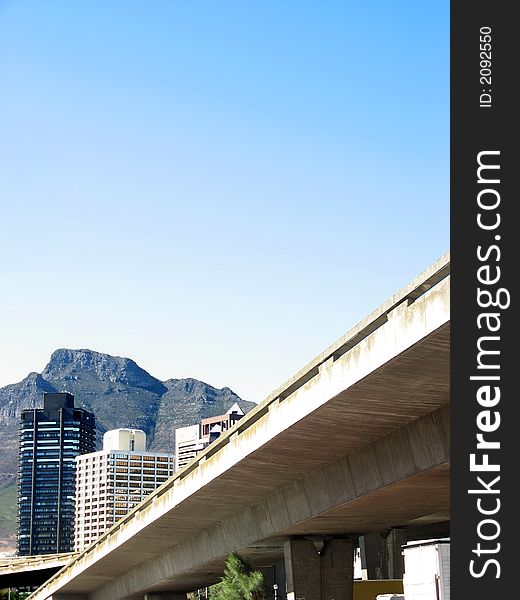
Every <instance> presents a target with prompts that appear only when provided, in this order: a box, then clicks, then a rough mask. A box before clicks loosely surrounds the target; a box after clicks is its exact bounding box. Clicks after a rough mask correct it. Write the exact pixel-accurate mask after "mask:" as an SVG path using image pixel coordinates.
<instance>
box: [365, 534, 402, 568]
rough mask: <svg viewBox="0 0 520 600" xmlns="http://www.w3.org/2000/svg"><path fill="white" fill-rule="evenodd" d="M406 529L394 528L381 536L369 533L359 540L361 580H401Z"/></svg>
mask: <svg viewBox="0 0 520 600" xmlns="http://www.w3.org/2000/svg"><path fill="white" fill-rule="evenodd" d="M406 541H407V536H406V529H402V528H397V527H396V528H394V529H390V531H389V532H388V533H387V534H386V535H383V534H381V533H369V534H367V535H363V536H361V537H360V538H359V547H360V550H361V572H362V574H363V579H402V578H403V573H404V557H403V553H402V548H401V547H402V546H403V545H404V544H406Z"/></svg>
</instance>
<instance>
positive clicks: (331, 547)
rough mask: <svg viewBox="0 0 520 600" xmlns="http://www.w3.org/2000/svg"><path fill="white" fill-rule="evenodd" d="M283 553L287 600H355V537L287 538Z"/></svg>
mask: <svg viewBox="0 0 520 600" xmlns="http://www.w3.org/2000/svg"><path fill="white" fill-rule="evenodd" d="M318 552H319V553H318ZM284 555H285V574H286V578H287V600H352V597H353V575H354V542H353V541H352V540H347V539H332V540H327V541H325V543H324V544H323V543H321V544H320V543H315V542H313V541H311V540H307V539H295V540H288V541H287V542H286V543H285V546H284Z"/></svg>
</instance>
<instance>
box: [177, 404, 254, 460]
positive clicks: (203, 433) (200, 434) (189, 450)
mask: <svg viewBox="0 0 520 600" xmlns="http://www.w3.org/2000/svg"><path fill="white" fill-rule="evenodd" d="M243 416H244V411H243V410H242V409H241V408H240V406H239V405H238V404H237V403H236V402H235V403H234V404H233V406H232V407H231V408H230V409H229V410H228V411H227V412H226V413H225V414H223V415H217V416H215V417H208V418H206V419H202V421H201V422H200V423H198V424H197V425H188V426H187V427H179V428H178V429H176V430H175V470H176V471H178V470H179V469H182V468H183V467H185V466H186V465H187V464H188V463H189V462H190V461H191V460H192V459H193V458H195V456H197V454H199V452H202V451H203V450H204V449H205V448H206V447H207V446H209V444H211V442H213V441H214V440H216V439H217V438H218V437H219V436H220V434H221V433H224V431H227V430H228V429H230V428H231V427H233V425H234V424H235V423H236V422H237V421H238V420H239V419H241V418H242V417H243Z"/></svg>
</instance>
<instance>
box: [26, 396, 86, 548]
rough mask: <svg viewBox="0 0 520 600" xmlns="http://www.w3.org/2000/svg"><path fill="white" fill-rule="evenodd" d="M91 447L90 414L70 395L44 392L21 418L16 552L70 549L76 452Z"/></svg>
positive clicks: (80, 452)
mask: <svg viewBox="0 0 520 600" xmlns="http://www.w3.org/2000/svg"><path fill="white" fill-rule="evenodd" d="M94 449H95V418H94V415H93V414H92V413H90V412H88V411H86V410H83V409H81V408H75V407H74V396H72V395H71V394H67V393H60V394H44V406H43V408H36V409H33V410H25V411H23V412H22V414H21V420H20V454H19V468H18V554H19V555H22V556H28V555H34V554H54V553H61V552H72V551H73V550H74V512H75V487H76V462H75V458H76V456H78V455H80V454H86V453H89V452H93V451H94Z"/></svg>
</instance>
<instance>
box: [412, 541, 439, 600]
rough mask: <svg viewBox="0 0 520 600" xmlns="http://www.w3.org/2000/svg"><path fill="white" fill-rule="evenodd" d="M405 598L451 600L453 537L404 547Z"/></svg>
mask: <svg viewBox="0 0 520 600" xmlns="http://www.w3.org/2000/svg"><path fill="white" fill-rule="evenodd" d="M403 554H404V571H405V572H404V576H403V587H404V597H405V600H450V540H449V538H443V539H435V540H420V541H417V542H409V543H408V544H406V546H404V550H403Z"/></svg>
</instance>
